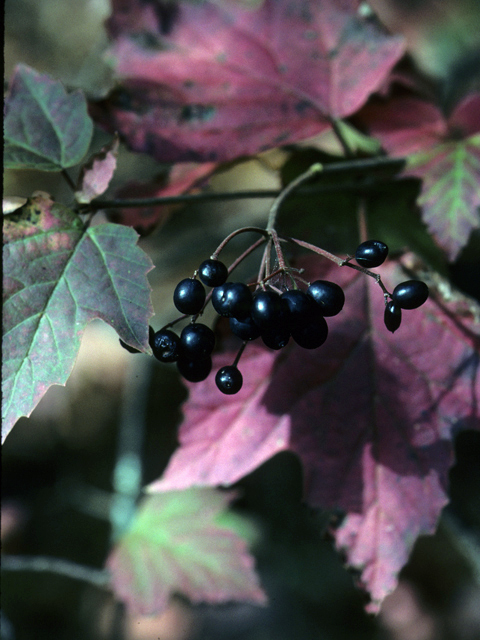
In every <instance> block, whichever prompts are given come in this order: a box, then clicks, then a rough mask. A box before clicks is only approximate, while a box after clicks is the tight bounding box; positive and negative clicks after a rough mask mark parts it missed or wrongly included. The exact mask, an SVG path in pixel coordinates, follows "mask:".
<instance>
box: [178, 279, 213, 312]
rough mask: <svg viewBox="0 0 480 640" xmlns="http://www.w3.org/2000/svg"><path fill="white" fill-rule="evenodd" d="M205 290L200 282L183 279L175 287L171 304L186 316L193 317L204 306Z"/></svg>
mask: <svg viewBox="0 0 480 640" xmlns="http://www.w3.org/2000/svg"><path fill="white" fill-rule="evenodd" d="M205 297H206V294H205V289H204V287H203V285H202V283H201V282H199V281H198V280H195V278H185V280H181V281H180V282H179V283H178V284H177V286H176V287H175V291H174V292H173V304H174V305H175V306H176V308H177V309H178V310H179V311H180V313H185V314H187V315H195V314H196V313H199V312H200V311H201V310H202V307H203V305H204V304H205Z"/></svg>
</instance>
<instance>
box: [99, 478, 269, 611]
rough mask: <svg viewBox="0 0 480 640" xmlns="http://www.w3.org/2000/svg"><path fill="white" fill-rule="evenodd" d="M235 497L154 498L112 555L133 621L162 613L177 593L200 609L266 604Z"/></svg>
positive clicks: (191, 493)
mask: <svg viewBox="0 0 480 640" xmlns="http://www.w3.org/2000/svg"><path fill="white" fill-rule="evenodd" d="M229 501H230V496H229V495H227V494H225V493H221V492H219V491H215V490H212V489H187V490H185V491H171V492H168V493H164V494H161V495H151V496H147V497H146V498H145V499H144V500H143V502H142V504H141V505H140V507H139V510H138V513H137V515H136V517H135V518H134V520H133V522H132V524H131V526H130V529H129V530H128V531H127V532H126V533H125V535H124V536H123V537H122V539H121V540H120V542H119V544H118V545H117V547H116V548H115V549H114V550H113V551H112V553H111V554H110V556H109V558H108V560H107V567H108V569H109V570H110V571H111V573H112V586H113V589H114V591H115V593H116V594H117V596H118V597H119V598H120V599H121V600H123V601H124V602H125V603H126V604H127V605H128V607H129V609H130V610H131V612H132V613H133V614H137V615H138V614H142V615H148V614H153V613H160V612H162V611H163V610H164V609H165V608H166V606H167V604H168V601H169V598H170V596H171V595H172V594H174V593H181V594H183V595H184V596H187V597H188V598H189V599H190V600H191V601H192V602H209V603H215V604H217V603H221V602H228V601H229V600H240V601H249V602H255V603H258V604H263V603H264V602H265V600H266V597H265V594H264V592H263V591H262V589H261V587H260V586H259V583H258V578H257V576H256V573H255V570H254V561H253V557H252V556H251V555H250V554H249V553H248V550H247V545H246V542H245V540H244V539H243V538H242V537H241V536H240V535H239V534H238V533H237V532H236V529H237V528H238V526H236V525H238V524H240V529H242V528H243V529H245V527H246V526H247V524H248V523H247V522H246V521H243V520H242V519H241V518H239V517H237V522H235V523H234V522H231V521H230V520H229V518H228V514H226V513H225V512H226V509H227V506H228V503H229Z"/></svg>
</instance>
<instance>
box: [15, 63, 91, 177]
mask: <svg viewBox="0 0 480 640" xmlns="http://www.w3.org/2000/svg"><path fill="white" fill-rule="evenodd" d="M92 133H93V122H92V120H91V118H90V116H89V115H88V113H87V103H86V100H85V96H84V95H83V93H82V92H81V91H79V90H78V91H74V92H73V93H70V94H68V93H67V92H66V91H65V88H64V86H63V85H62V83H61V82H59V81H58V80H52V78H50V76H48V75H46V74H41V73H38V72H36V71H34V70H33V69H31V68H30V67H27V66H25V65H18V66H17V67H16V68H15V73H14V75H13V78H12V83H11V87H10V92H9V94H8V97H7V99H6V102H5V121H4V136H5V146H4V155H3V159H4V164H5V167H7V168H9V169H39V170H41V171H61V170H62V169H65V168H67V167H72V166H73V165H75V164H78V163H79V162H81V160H82V159H83V157H84V156H85V154H86V153H87V150H88V147H89V145H90V140H91V138H92Z"/></svg>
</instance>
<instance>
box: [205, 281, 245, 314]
mask: <svg viewBox="0 0 480 640" xmlns="http://www.w3.org/2000/svg"><path fill="white" fill-rule="evenodd" d="M251 304H252V292H251V291H250V289H249V288H248V287H247V285H246V284H244V283H243V282H226V283H225V284H222V285H220V286H219V287H215V289H214V290H213V292H212V305H213V308H214V309H215V311H216V312H217V313H218V314H219V315H221V316H225V317H227V318H239V319H242V318H245V317H247V316H248V314H249V313H250V306H251Z"/></svg>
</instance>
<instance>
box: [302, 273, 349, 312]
mask: <svg viewBox="0 0 480 640" xmlns="http://www.w3.org/2000/svg"><path fill="white" fill-rule="evenodd" d="M307 293H308V295H309V296H311V297H312V298H313V299H314V300H315V302H316V303H317V304H318V305H319V307H320V311H321V312H322V315H323V316H326V317H329V316H336V315H337V313H340V311H341V310H342V309H343V305H344V304H345V294H344V293H343V289H342V287H340V286H339V285H338V284H336V283H335V282H330V281H329V280H315V282H312V284H311V285H310V286H309V287H308V289H307Z"/></svg>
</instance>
